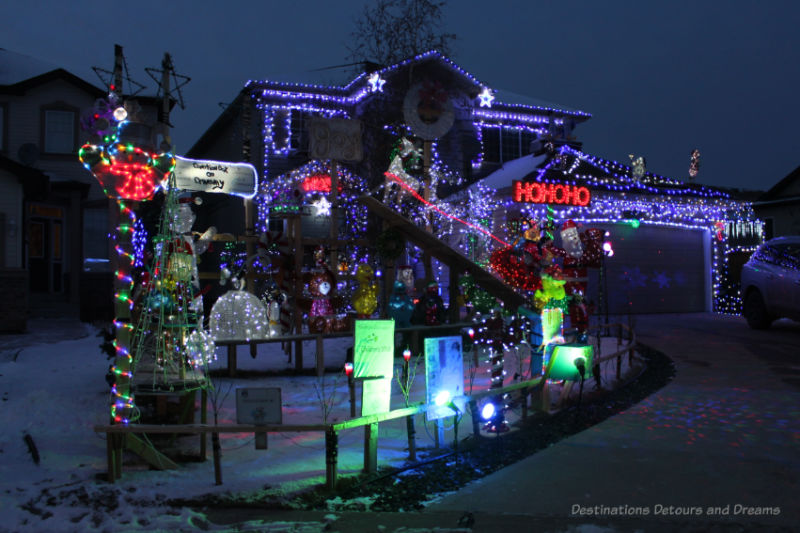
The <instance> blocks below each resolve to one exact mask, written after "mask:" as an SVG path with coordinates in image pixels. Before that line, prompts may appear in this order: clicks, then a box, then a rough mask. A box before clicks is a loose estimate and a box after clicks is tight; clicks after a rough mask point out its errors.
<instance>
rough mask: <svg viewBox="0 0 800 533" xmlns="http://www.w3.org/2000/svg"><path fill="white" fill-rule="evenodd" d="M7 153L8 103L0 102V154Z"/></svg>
mask: <svg viewBox="0 0 800 533" xmlns="http://www.w3.org/2000/svg"><path fill="white" fill-rule="evenodd" d="M7 153H8V102H0V154H7Z"/></svg>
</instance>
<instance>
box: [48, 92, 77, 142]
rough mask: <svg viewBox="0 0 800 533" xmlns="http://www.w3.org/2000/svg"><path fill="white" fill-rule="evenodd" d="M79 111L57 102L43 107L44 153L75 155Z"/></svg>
mask: <svg viewBox="0 0 800 533" xmlns="http://www.w3.org/2000/svg"><path fill="white" fill-rule="evenodd" d="M77 115H78V113H77V109H76V108H74V107H72V106H69V105H67V104H64V103H62V102H57V103H55V104H51V105H48V106H44V107H42V145H41V146H42V153H44V154H74V153H75V149H76V144H77V137H78V122H77V120H76V117H77Z"/></svg>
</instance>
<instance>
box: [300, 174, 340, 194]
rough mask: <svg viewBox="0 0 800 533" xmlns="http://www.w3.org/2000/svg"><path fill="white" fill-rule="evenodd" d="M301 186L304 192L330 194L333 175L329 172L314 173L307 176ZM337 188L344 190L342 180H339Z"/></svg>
mask: <svg viewBox="0 0 800 533" xmlns="http://www.w3.org/2000/svg"><path fill="white" fill-rule="evenodd" d="M300 187H301V188H302V189H303V192H322V193H325V194H328V193H330V192H331V177H330V176H329V175H328V174H313V175H311V176H308V177H307V178H305V179H304V180H303V183H301V184H300ZM336 189H337V190H338V191H339V192H342V182H339V186H338V187H337V188H336Z"/></svg>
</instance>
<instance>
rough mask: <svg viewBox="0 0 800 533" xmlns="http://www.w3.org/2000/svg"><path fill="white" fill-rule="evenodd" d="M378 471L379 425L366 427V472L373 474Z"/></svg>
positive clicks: (374, 424)
mask: <svg viewBox="0 0 800 533" xmlns="http://www.w3.org/2000/svg"><path fill="white" fill-rule="evenodd" d="M377 469H378V424H377V423H373V424H367V425H365V426H364V471H365V472H368V473H371V472H375V471H376V470H377Z"/></svg>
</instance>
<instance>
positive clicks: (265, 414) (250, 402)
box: [236, 387, 283, 450]
mask: <svg viewBox="0 0 800 533" xmlns="http://www.w3.org/2000/svg"><path fill="white" fill-rule="evenodd" d="M282 418H283V417H282V410H281V389H280V388H278V387H258V388H256V387H252V388H242V389H236V423H237V424H253V425H255V426H266V425H267V424H282V423H283V422H282ZM266 449H267V432H266V431H261V432H256V450H266Z"/></svg>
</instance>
